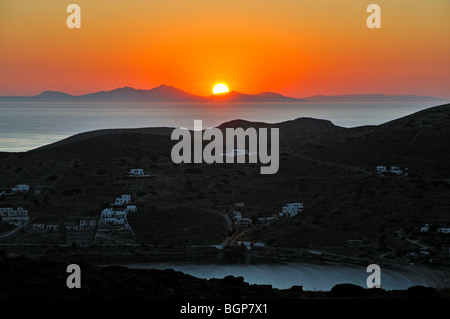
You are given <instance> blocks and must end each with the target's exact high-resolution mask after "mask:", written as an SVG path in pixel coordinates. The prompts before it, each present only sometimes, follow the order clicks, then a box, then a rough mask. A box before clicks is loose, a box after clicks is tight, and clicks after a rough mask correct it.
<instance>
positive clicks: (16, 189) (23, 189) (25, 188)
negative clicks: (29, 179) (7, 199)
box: [11, 184, 30, 193]
mask: <svg viewBox="0 0 450 319" xmlns="http://www.w3.org/2000/svg"><path fill="white" fill-rule="evenodd" d="M29 190H30V186H28V185H26V184H19V185H16V187H13V188H11V191H12V192H13V193H17V192H20V193H26V192H28V191H29Z"/></svg>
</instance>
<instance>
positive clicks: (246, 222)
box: [235, 218, 252, 227]
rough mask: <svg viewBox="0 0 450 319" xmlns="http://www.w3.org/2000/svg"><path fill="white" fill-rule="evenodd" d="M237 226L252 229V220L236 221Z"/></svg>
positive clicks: (242, 219)
mask: <svg viewBox="0 0 450 319" xmlns="http://www.w3.org/2000/svg"><path fill="white" fill-rule="evenodd" d="M235 224H236V226H237V227H250V226H252V220H251V219H250V218H239V219H236V221H235Z"/></svg>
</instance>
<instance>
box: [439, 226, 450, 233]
mask: <svg viewBox="0 0 450 319" xmlns="http://www.w3.org/2000/svg"><path fill="white" fill-rule="evenodd" d="M438 233H442V234H450V228H449V227H442V228H438Z"/></svg>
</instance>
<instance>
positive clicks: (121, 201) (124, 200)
mask: <svg viewBox="0 0 450 319" xmlns="http://www.w3.org/2000/svg"><path fill="white" fill-rule="evenodd" d="M130 202H131V195H122V196H121V197H117V198H116V201H115V202H114V203H113V204H111V205H114V206H123V205H126V204H129V203H130Z"/></svg>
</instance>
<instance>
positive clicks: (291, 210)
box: [279, 203, 303, 217]
mask: <svg viewBox="0 0 450 319" xmlns="http://www.w3.org/2000/svg"><path fill="white" fill-rule="evenodd" d="M302 211H303V203H288V204H286V205H285V206H283V210H282V211H281V213H280V214H279V216H280V217H283V216H287V217H294V216H295V215H297V214H298V213H299V212H302Z"/></svg>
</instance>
